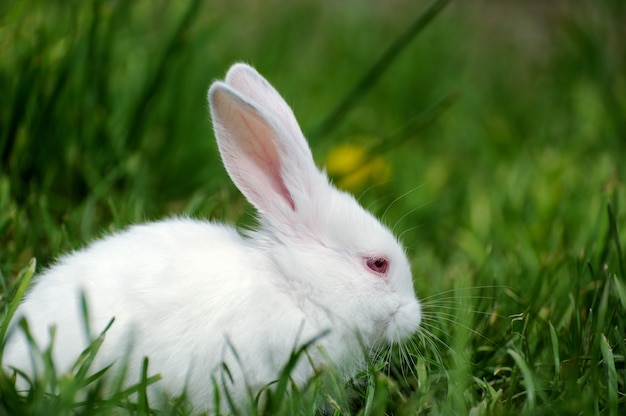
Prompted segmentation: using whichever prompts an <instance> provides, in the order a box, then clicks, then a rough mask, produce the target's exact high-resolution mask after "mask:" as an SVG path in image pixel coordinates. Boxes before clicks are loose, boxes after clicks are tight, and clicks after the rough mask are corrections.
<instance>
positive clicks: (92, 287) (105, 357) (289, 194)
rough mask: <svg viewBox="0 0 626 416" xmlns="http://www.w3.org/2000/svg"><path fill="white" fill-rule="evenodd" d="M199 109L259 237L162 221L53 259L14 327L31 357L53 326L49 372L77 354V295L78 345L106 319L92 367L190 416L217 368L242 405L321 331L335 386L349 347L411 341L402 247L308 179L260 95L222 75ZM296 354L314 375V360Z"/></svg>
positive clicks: (275, 109) (13, 356)
mask: <svg viewBox="0 0 626 416" xmlns="http://www.w3.org/2000/svg"><path fill="white" fill-rule="evenodd" d="M209 101H210V104H211V114H212V117H213V123H214V128H215V133H216V137H217V142H218V146H219V150H220V154H221V155H222V160H223V162H224V165H225V167H226V169H227V171H228V173H229V175H230V177H231V178H232V179H233V181H234V182H235V184H236V185H237V187H238V188H239V189H240V190H241V191H242V193H243V194H244V195H245V196H246V198H247V199H248V200H249V201H250V202H251V203H252V204H253V205H254V206H255V207H256V208H257V210H258V211H259V220H260V224H261V226H260V228H259V229H258V230H255V231H251V232H248V235H247V236H241V235H240V234H239V233H238V232H237V231H236V230H235V229H233V228H232V227H230V226H226V225H222V224H216V223H212V222H208V221H198V220H191V219H185V218H177V219H169V220H164V221H161V222H156V223H150V224H145V225H136V226H132V227H130V228H129V229H127V230H126V231H123V232H120V233H117V234H114V235H110V236H107V237H105V238H103V239H101V240H99V241H96V242H94V243H93V244H91V245H90V246H88V247H87V248H86V249H84V250H79V251H76V252H74V253H72V254H69V255H67V256H65V257H62V258H61V259H60V260H59V261H58V263H57V264H56V265H55V266H54V267H52V268H51V269H49V270H47V271H45V272H44V273H43V274H42V275H40V276H39V277H38V279H37V281H36V283H35V285H34V287H33V288H32V290H31V291H30V292H29V293H28V295H27V296H26V298H25V299H24V301H23V302H22V304H21V305H20V307H19V308H18V311H17V317H16V320H15V321H14V322H16V321H17V319H19V317H20V316H23V317H25V318H26V319H27V321H28V323H29V326H30V330H31V332H32V334H33V336H34V339H35V340H36V341H37V343H38V345H39V346H40V347H42V348H45V347H46V346H48V345H49V343H50V338H49V328H50V327H51V326H55V328H56V335H55V339H54V342H55V345H54V349H53V351H54V359H55V364H56V369H57V371H58V372H59V373H64V372H67V371H69V370H70V366H71V364H72V363H73V362H74V360H75V359H76V358H77V357H78V355H79V353H80V352H81V351H82V350H83V349H84V348H85V347H86V346H87V343H88V339H89V337H88V336H87V334H86V333H85V330H84V325H83V322H82V321H83V318H82V313H81V307H80V299H81V295H82V294H84V296H85V298H86V300H87V304H88V308H89V317H90V322H89V323H90V328H91V332H92V336H94V335H97V334H98V333H99V332H100V331H102V329H103V328H104V327H105V325H106V324H107V323H108V322H109V320H110V319H111V318H112V317H115V322H114V324H113V325H112V327H111V328H110V330H109V331H108V332H107V335H106V338H105V341H104V343H103V345H102V348H101V350H100V352H99V354H98V356H97V362H96V369H98V368H100V367H103V366H105V365H108V364H111V363H116V365H117V366H118V367H119V366H120V364H119V363H120V362H121V361H125V360H127V361H128V363H127V364H128V365H129V372H128V378H129V379H128V382H129V383H131V382H133V381H134V380H136V378H137V377H138V376H139V373H140V367H141V361H142V357H144V356H148V357H149V359H150V366H149V370H150V373H151V374H154V373H160V374H162V377H163V378H162V380H161V381H160V382H158V383H157V384H156V385H155V386H156V387H155V388H154V389H156V390H153V391H152V393H154V392H155V391H159V390H164V391H166V392H168V393H170V394H180V393H181V392H182V391H183V390H184V389H185V388H186V390H187V393H188V395H189V398H190V399H191V401H192V403H193V404H194V405H196V406H197V407H199V408H209V407H210V406H211V403H212V396H213V385H212V382H211V377H215V378H216V379H217V380H221V375H220V374H219V371H218V369H219V368H220V365H221V363H223V362H225V363H226V364H227V366H228V367H229V369H230V370H231V373H232V375H233V378H234V383H233V384H232V385H229V390H230V391H231V393H232V394H233V395H234V397H235V399H236V400H240V401H241V400H244V399H245V397H246V393H245V392H246V390H245V383H248V384H249V385H250V386H251V387H252V388H259V387H261V386H263V385H265V384H267V383H269V382H271V381H272V380H275V379H276V377H277V375H278V373H279V371H280V369H281V367H282V366H283V365H284V364H285V363H286V361H287V359H288V358H289V355H290V353H291V351H292V350H293V349H294V347H295V346H298V345H301V344H303V343H304V342H306V341H309V340H310V339H312V338H313V337H315V336H318V335H320V334H321V333H323V332H324V331H326V330H330V332H329V334H328V335H327V336H325V337H323V338H321V339H320V340H319V344H320V345H321V347H323V349H324V350H325V351H326V353H327V354H328V356H329V357H330V359H331V360H332V361H333V363H334V364H335V365H337V367H338V368H339V371H340V372H341V374H342V375H343V376H344V377H346V378H347V377H350V376H352V375H354V373H355V372H356V371H357V370H358V366H359V364H360V358H361V357H362V353H361V346H360V342H364V343H365V346H366V347H371V346H373V345H374V344H375V343H378V342H380V341H385V342H402V341H403V340H404V339H406V338H407V337H409V336H410V335H411V334H412V333H413V332H414V331H415V330H416V329H417V327H418V325H419V322H420V317H421V314H420V305H419V303H418V301H417V299H416V298H415V294H414V291H413V284H412V277H411V271H410V268H409V264H408V261H407V259H406V256H405V254H404V252H403V249H402V248H401V246H400V245H399V244H398V242H397V241H396V239H395V238H394V237H393V235H392V234H391V233H390V232H389V230H388V229H387V228H386V227H384V226H383V225H381V224H380V222H378V221H377V220H376V219H375V218H374V217H373V216H371V215H370V214H369V213H367V212H366V211H365V210H363V209H362V208H361V207H360V206H359V205H358V203H357V202H356V201H355V200H354V199H353V198H352V197H351V196H350V195H348V194H346V193H343V192H341V191H338V190H337V189H335V188H334V187H332V186H331V185H330V184H329V182H328V179H327V178H326V176H325V175H324V174H323V173H322V172H320V171H319V170H318V169H317V168H316V167H315V164H314V162H313V159H312V156H311V152H310V150H309V147H308V145H307V143H306V140H305V139H304V136H303V135H302V133H301V131H300V128H299V127H298V124H297V122H296V120H295V117H294V116H293V113H292V111H291V109H290V108H289V106H288V105H287V104H286V103H285V102H284V101H283V99H282V98H281V97H280V95H279V94H278V93H277V92H276V91H275V90H274V88H273V87H272V86H271V85H269V84H268V83H267V81H265V80H264V79H263V78H262V77H261V76H260V75H259V74H258V73H257V72H256V71H255V70H254V69H253V68H251V67H249V66H247V65H244V64H236V65H234V66H233V67H232V68H231V69H230V71H229V72H228V74H227V76H226V80H225V82H220V81H218V82H215V83H214V84H213V85H212V86H211V89H210V90H209ZM366 257H376V258H380V257H385V258H386V259H388V260H389V268H388V270H387V272H385V273H383V274H380V273H375V272H373V271H371V270H370V269H369V268H368V267H367V265H366V263H365V260H364V258H366ZM12 332H13V334H12V336H11V338H10V339H9V342H8V345H7V347H6V350H5V355H4V360H3V365H4V366H5V367H7V368H12V367H14V368H19V369H21V370H24V371H25V372H26V373H27V374H33V373H34V372H36V368H33V360H32V359H31V357H30V354H29V352H28V351H29V348H28V346H27V343H26V341H25V337H24V336H23V335H22V334H21V332H20V331H19V330H14V331H12ZM228 342H230V343H231V344H232V346H233V347H234V349H235V351H236V352H237V354H238V357H239V360H236V359H235V357H234V354H233V352H232V350H231V348H230V346H229V345H228ZM310 353H311V356H312V357H313V359H314V360H315V362H316V363H318V364H324V360H323V358H322V356H321V354H319V353H318V350H317V349H315V348H314V349H311V350H310ZM34 363H35V367H37V366H38V365H40V364H37V363H36V361H35V362H34ZM114 368H115V367H114ZM311 374H312V368H311V366H310V365H309V364H308V363H307V362H305V361H302V362H301V363H300V364H299V366H298V367H297V368H296V370H295V371H294V373H293V374H292V378H293V379H294V380H295V381H296V382H298V383H302V382H304V381H305V380H306V379H307V378H308V377H310V376H311Z"/></svg>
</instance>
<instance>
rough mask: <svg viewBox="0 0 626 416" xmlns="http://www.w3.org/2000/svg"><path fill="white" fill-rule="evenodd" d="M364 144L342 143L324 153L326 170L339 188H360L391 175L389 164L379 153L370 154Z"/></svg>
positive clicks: (384, 179)
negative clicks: (375, 154)
mask: <svg viewBox="0 0 626 416" xmlns="http://www.w3.org/2000/svg"><path fill="white" fill-rule="evenodd" d="M367 151H368V149H367V147H365V146H360V145H355V144H342V145H339V146H336V147H334V148H333V149H331V151H330V152H328V154H327V155H326V171H327V172H328V174H329V175H330V176H331V177H333V178H335V183H336V184H337V186H338V187H339V188H342V189H345V190H347V191H356V190H359V189H362V188H363V187H364V186H365V185H367V184H370V183H381V182H385V181H387V180H389V178H390V177H391V165H390V164H389V162H388V161H387V159H385V158H384V157H383V156H381V155H377V156H371V155H369V154H368V152H367Z"/></svg>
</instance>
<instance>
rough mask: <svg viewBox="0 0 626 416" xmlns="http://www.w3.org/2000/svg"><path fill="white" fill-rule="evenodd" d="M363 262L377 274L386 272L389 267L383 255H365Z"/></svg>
mask: <svg viewBox="0 0 626 416" xmlns="http://www.w3.org/2000/svg"><path fill="white" fill-rule="evenodd" d="M365 264H366V265H367V267H368V268H369V269H370V270H371V271H373V272H374V273H378V274H385V273H387V269H388V268H389V260H387V259H386V258H384V257H366V258H365Z"/></svg>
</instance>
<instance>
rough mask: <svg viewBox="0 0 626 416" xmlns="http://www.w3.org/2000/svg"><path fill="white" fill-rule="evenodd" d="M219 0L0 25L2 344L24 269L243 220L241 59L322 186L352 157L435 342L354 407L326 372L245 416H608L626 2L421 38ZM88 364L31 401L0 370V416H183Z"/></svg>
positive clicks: (624, 323)
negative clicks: (130, 235) (281, 105)
mask: <svg viewBox="0 0 626 416" xmlns="http://www.w3.org/2000/svg"><path fill="white" fill-rule="evenodd" d="M231 3H232V2H227V1H223V2H194V1H183V2H176V3H174V2H171V4H170V2H166V1H157V2H154V1H147V0H146V1H143V0H139V1H135V2H125V1H115V0H100V1H91V2H84V1H79V0H74V1H52V0H39V1H37V0H30V1H14V0H9V1H4V2H2V3H0V97H1V98H0V273H1V277H2V279H0V280H1V281H2V284H3V287H2V289H3V290H2V302H1V306H2V317H3V326H2V334H3V335H4V331H5V329H6V321H7V319H8V317H10V315H11V313H12V311H13V310H14V307H15V305H16V303H15V302H16V299H18V298H19V296H20V295H21V294H22V293H23V290H24V289H25V283H26V282H27V280H28V279H29V278H30V277H31V276H32V273H33V267H34V263H32V262H31V259H32V258H36V259H37V270H41V268H42V267H45V266H47V265H50V264H51V263H52V262H53V260H54V258H55V256H57V255H59V254H60V253H63V252H66V251H68V250H71V249H74V248H78V247H81V246H83V245H84V244H86V243H88V242H89V241H92V240H93V239H95V238H97V237H98V236H100V235H102V234H103V233H104V232H106V231H109V230H115V229H120V228H123V227H124V226H126V225H128V224H131V223H134V222H139V221H145V220H150V219H157V218H162V217H165V216H168V215H173V214H188V215H193V216H198V217H207V218H216V219H219V220H223V221H228V222H233V223H238V224H250V221H251V212H252V211H251V209H250V208H249V207H248V206H247V205H246V203H245V201H244V200H243V198H242V197H241V195H239V193H238V192H237V190H236V189H235V188H234V186H233V185H232V184H231V183H230V181H229V180H228V178H227V176H226V174H225V172H224V170H223V168H222V166H221V164H220V163H219V162H218V156H217V152H216V148H215V143H214V139H213V136H212V132H211V124H210V121H209V117H208V111H207V110H208V105H207V103H206V91H207V89H208V86H209V85H210V83H211V82H212V80H214V79H217V78H220V77H222V76H223V75H224V73H225V71H226V69H227V68H228V66H229V65H230V64H231V63H233V62H235V61H240V60H243V61H247V62H249V63H251V64H253V65H254V66H256V67H257V68H258V69H259V71H260V72H261V73H262V74H264V75H265V76H266V77H267V78H268V79H269V80H270V81H271V82H272V83H273V84H274V85H275V86H276V88H277V89H278V90H279V91H280V92H281V93H283V95H284V96H285V97H287V99H288V101H289V102H290V103H291V104H292V106H293V108H294V111H295V113H296V115H297V117H298V119H299V120H300V122H301V125H302V126H303V128H304V130H305V133H306V134H307V136H308V137H309V138H310V141H311V146H312V148H313V152H314V155H315V157H316V160H317V161H318V164H319V165H323V164H324V163H325V158H326V157H327V155H329V154H332V153H333V151H336V150H337V149H338V148H340V147H341V146H344V145H346V144H350V145H351V146H352V147H350V148H349V149H352V151H353V152H358V150H354V149H361V150H364V151H365V152H369V157H363V158H362V159H360V160H357V162H355V163H356V164H355V165H353V166H352V167H351V168H350V169H348V171H350V170H352V171H354V170H359V169H361V171H360V172H361V173H362V175H360V176H359V179H358V180H357V181H356V182H355V181H352V182H349V183H350V191H352V192H354V193H355V194H356V195H357V196H359V197H360V200H361V202H362V203H363V205H364V206H366V207H369V209H371V210H372V211H373V212H374V213H375V214H376V215H378V216H380V217H382V219H383V220H384V221H385V222H386V223H388V224H389V225H390V226H392V227H393V228H394V229H395V231H396V232H397V233H398V234H399V235H402V240H403V241H404V243H405V244H406V246H407V248H408V253H409V257H410V259H411V261H412V264H413V271H414V280H415V286H416V289H417V291H418V295H420V296H421V298H423V299H424V300H425V317H426V318H427V319H426V322H425V326H424V328H425V329H426V330H427V331H429V332H430V334H425V335H424V337H423V338H422V341H418V342H416V345H412V344H411V345H407V346H405V348H404V354H395V355H394V358H392V359H391V360H390V362H387V361H386V360H380V361H378V362H373V363H372V366H371V368H370V369H369V370H368V371H367V372H365V373H364V374H362V375H360V376H359V377H358V380H357V381H355V382H354V383H353V384H354V385H353V386H352V388H347V387H345V386H344V385H343V384H342V383H340V382H339V381H337V380H336V378H334V377H333V376H332V372H329V373H320V374H319V375H318V376H317V377H315V378H314V379H313V380H312V381H311V383H310V384H309V385H307V386H305V387H302V388H300V389H295V390H292V391H291V393H289V395H290V397H291V399H290V400H286V396H285V394H286V393H284V392H285V391H289V389H285V385H286V384H288V379H287V378H286V377H282V378H281V379H280V380H281V382H282V384H281V383H278V384H277V385H275V386H272V387H271V389H273V391H274V393H272V394H271V397H272V399H271V400H268V401H267V402H266V404H259V405H258V406H256V407H255V406H253V407H251V408H245V409H243V410H242V411H244V412H246V413H247V412H250V413H255V412H257V413H265V414H314V413H315V410H314V409H315V406H316V403H319V401H320V400H325V401H327V403H328V404H327V405H326V406H327V407H326V410H327V411H329V412H331V413H332V412H333V411H334V412H335V413H337V414H349V413H355V414H384V413H385V412H387V413H395V414H446V415H447V414H461V415H465V414H472V415H483V414H496V415H498V414H502V415H505V414H506V415H508V414H529V415H530V414H533V415H534V414H541V415H544V414H545V415H552V414H554V415H561V414H582V415H588V414H589V415H596V414H602V415H605V414H606V415H618V414H623V413H624V412H625V411H626V398H625V394H626V387H625V383H626V381H625V379H626V365H625V363H624V357H625V355H626V340H625V338H626V253H625V249H624V247H625V244H626V243H625V242H624V238H625V237H626V212H625V210H624V208H623V206H622V205H623V203H624V201H625V200H626V189H625V186H624V178H625V176H626V164H625V163H624V158H625V156H626V46H625V44H624V42H623V39H624V37H625V36H626V33H625V32H624V25H623V22H624V21H626V6H625V5H624V4H623V2H620V1H617V0H614V1H611V0H587V1H583V2H576V5H574V4H572V5H569V3H568V2H565V3H561V5H560V6H550V5H548V4H549V3H546V5H544V6H542V7H539V6H538V5H536V6H533V4H534V3H535V2H532V3H533V4H528V3H531V2H499V1H495V0H494V1H480V2H471V3H468V2H451V4H449V5H448V6H447V7H446V8H445V9H444V10H443V11H441V12H440V14H439V15H437V16H435V17H434V19H432V20H431V21H429V22H428V24H427V25H426V26H425V27H423V28H420V29H421V30H419V31H418V30H415V33H412V32H411V33H409V32H407V31H409V29H410V28H411V27H412V25H413V24H414V23H415V22H416V21H418V17H419V16H420V15H421V13H423V11H424V10H425V9H426V7H427V5H426V3H422V2H414V1H397V2H396V1H394V2H374V1H371V2H361V1H356V0H351V1H348V2H342V3H336V2H317V1H312V0H311V1H301V2H294V3H289V4H283V2H278V1H270V2H255V1H250V2H236V4H231ZM443 3H445V2H443ZM572 3H573V2H572ZM537 4H538V3H537ZM542 4H543V3H542ZM418 32H419V33H418ZM407 33H409V35H406V34H407ZM403 35H406V36H409V37H410V39H408V41H407V42H404V41H403V40H402V39H403V38H402V36H403ZM394 42H395V43H394ZM403 42H404V43H403ZM393 45H396V46H395V47H397V48H398V49H397V50H394V46H393ZM389 51H391V52H389ZM342 103H344V104H342ZM345 103H347V104H345ZM335 114H338V116H336V115H335ZM349 153H350V152H348V154H349ZM374 161H376V162H374ZM345 163H346V164H348V161H346V162H345ZM374 163H376V165H375V166H376V168H374ZM381 166H382V168H381ZM335 172H338V171H331V172H330V173H331V174H333V173H335ZM381 172H385V174H384V175H383V173H381ZM348 174H349V173H348ZM383 176H384V178H383ZM335 179H336V181H337V182H338V183H341V181H342V179H343V178H342V177H341V175H340V174H339V173H335ZM433 344H434V345H435V347H436V348H435V347H433ZM90 352H93V353H96V352H97V343H96V344H94V349H93V350H90ZM90 352H88V353H87V354H86V355H85V356H83V357H77V360H78V361H77V367H76V376H75V377H69V376H66V377H62V378H60V379H56V378H55V377H52V376H50V375H47V378H44V379H42V380H39V381H38V382H37V383H35V384H34V387H33V389H32V391H31V392H30V395H29V396H27V397H20V396H19V395H17V394H16V393H15V388H14V386H13V384H12V381H11V378H10V374H2V376H1V377H0V413H3V414H50V412H53V413H57V414H68V413H71V412H74V413H78V414H108V413H109V412H111V411H112V410H113V409H115V408H117V407H118V406H124V408H126V409H128V411H129V413H131V414H148V413H150V412H156V410H155V409H157V408H159V407H160V406H161V407H162V409H163V410H161V412H162V414H188V413H189V412H190V410H189V406H188V405H187V404H186V403H185V402H184V400H174V399H171V400H170V401H169V402H168V403H167V404H166V405H162V404H161V403H152V402H147V401H146V400H145V398H144V396H143V395H142V394H141V391H143V390H144V389H145V384H146V383H148V382H150V381H152V379H150V376H151V374H150V372H149V363H148V367H147V369H146V374H145V378H144V380H143V382H142V384H140V385H139V386H137V390H136V391H139V392H140V394H139V395H137V396H132V395H131V394H130V393H132V392H136V391H119V392H114V393H106V392H104V391H102V390H101V388H100V387H99V383H98V378H97V377H95V378H94V377H91V378H90V377H89V375H88V373H87V372H85V370H86V369H87V368H88V366H89V364H90V360H89V353H90ZM42 353H43V354H45V353H46V352H45V351H44V352H42ZM402 355H403V356H404V360H401V359H400V358H399V357H400V356H402ZM85 366H87V367H85ZM81 368H82V369H83V370H81ZM287 370H288V368H287ZM287 373H288V371H286V374H287ZM86 384H87V385H88V386H87V387H86V388H85V387H83V386H85V385H86ZM79 389H83V390H87V391H88V393H87V395H86V396H84V395H82V396H81V395H79V394H78V393H79V392H78V390H79ZM347 391H350V392H349V393H347ZM222 399H223V401H222V407H221V410H222V411H224V412H228V400H227V398H222ZM129 402H133V403H131V404H129Z"/></svg>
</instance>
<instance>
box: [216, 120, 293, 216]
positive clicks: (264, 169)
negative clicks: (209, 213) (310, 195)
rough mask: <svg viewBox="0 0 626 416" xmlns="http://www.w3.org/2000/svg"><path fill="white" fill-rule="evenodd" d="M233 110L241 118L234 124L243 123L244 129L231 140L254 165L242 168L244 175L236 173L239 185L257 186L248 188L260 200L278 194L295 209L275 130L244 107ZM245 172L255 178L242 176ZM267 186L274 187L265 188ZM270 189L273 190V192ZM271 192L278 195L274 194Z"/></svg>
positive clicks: (235, 155)
mask: <svg viewBox="0 0 626 416" xmlns="http://www.w3.org/2000/svg"><path fill="white" fill-rule="evenodd" d="M234 112H235V113H236V118H239V121H235V123H236V124H238V125H240V126H241V131H240V133H239V134H235V135H233V137H231V140H234V141H236V142H237V143H238V144H237V146H234V148H237V149H238V152H239V153H241V155H243V156H244V157H245V158H246V161H247V162H249V163H251V164H252V165H253V166H250V169H243V172H242V174H235V175H236V176H238V179H239V180H238V182H239V185H241V186H242V187H244V188H248V187H251V185H254V188H255V189H249V191H250V192H251V193H252V194H254V195H256V198H258V199H259V200H264V199H266V198H274V197H276V196H278V197H282V199H283V200H284V201H285V202H287V203H288V204H289V206H290V207H291V209H292V210H294V211H295V208H296V206H295V203H294V200H293V197H292V196H291V193H290V192H289V190H288V189H287V187H286V185H285V182H284V180H283V176H282V168H281V163H280V155H279V153H278V149H277V148H276V145H275V138H274V137H273V136H274V135H275V134H276V132H275V131H274V130H273V129H272V128H271V127H270V126H268V125H267V124H266V122H265V120H263V119H261V118H259V116H258V115H255V114H250V113H248V112H245V111H241V110H235V111H234ZM228 147H230V146H228ZM230 153H231V152H229V154H230ZM236 153H237V152H233V154H232V156H233V158H237V157H238V156H237V154H236ZM246 174H248V175H254V176H256V177H251V178H245V177H243V175H246ZM264 183H265V185H264ZM246 184H248V185H246ZM267 185H269V187H270V188H271V189H264V188H266V187H267ZM270 190H271V191H273V192H270ZM272 193H274V194H276V195H271V194H272ZM253 202H255V201H253ZM256 202H259V201H256ZM261 205H263V204H261Z"/></svg>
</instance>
